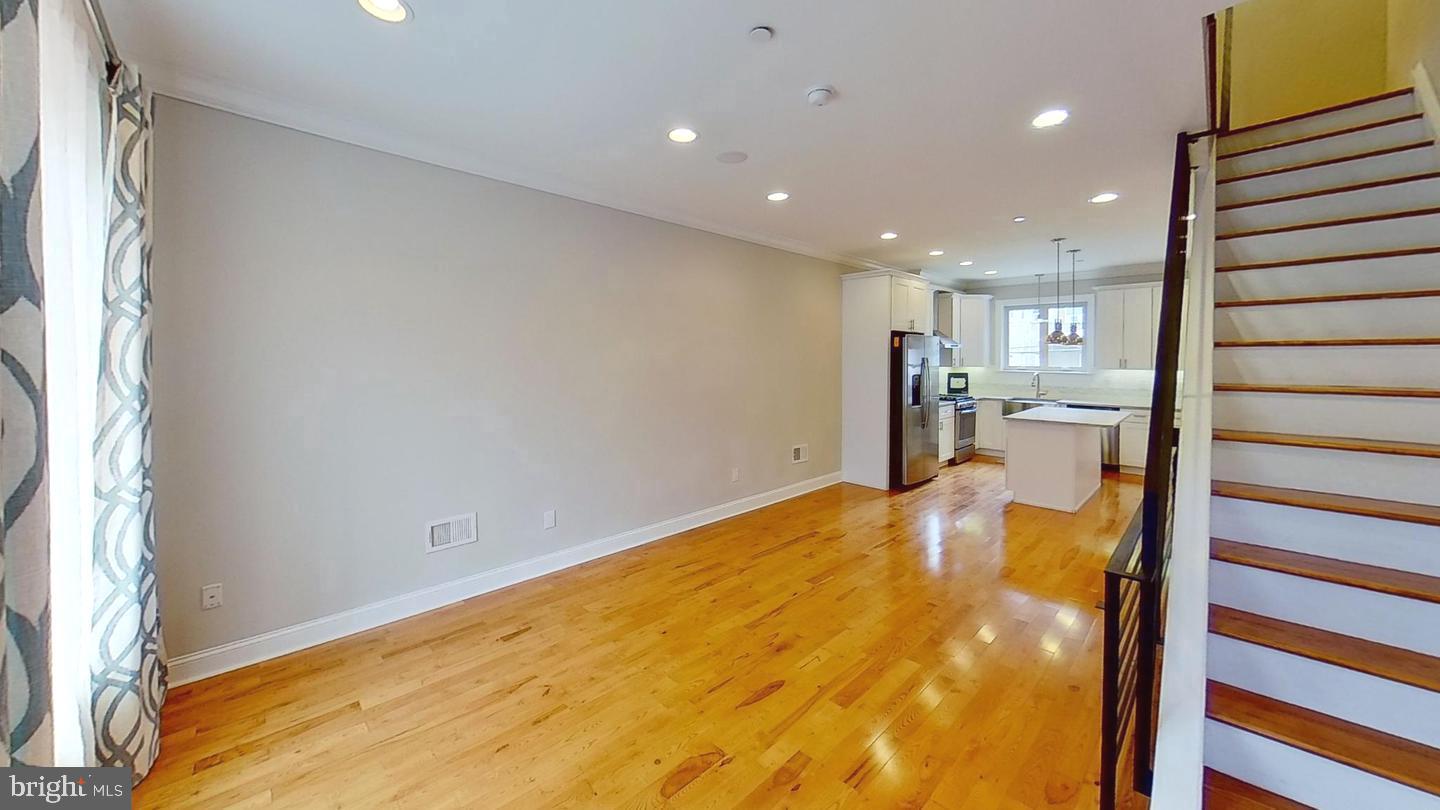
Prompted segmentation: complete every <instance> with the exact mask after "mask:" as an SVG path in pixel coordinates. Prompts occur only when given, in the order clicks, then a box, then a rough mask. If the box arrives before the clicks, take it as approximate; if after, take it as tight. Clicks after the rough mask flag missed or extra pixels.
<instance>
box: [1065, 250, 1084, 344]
mask: <svg viewBox="0 0 1440 810" xmlns="http://www.w3.org/2000/svg"><path fill="white" fill-rule="evenodd" d="M1065 252H1066V253H1069V254H1070V334H1068V335H1066V336H1065V344H1066V345H1067V346H1083V345H1085V338H1084V337H1082V336H1081V335H1080V327H1079V325H1078V324H1077V323H1076V322H1077V321H1078V320H1079V319H1080V318H1079V314H1080V308H1079V306H1077V303H1078V302H1077V301H1076V298H1075V261H1076V256H1075V254H1077V253H1079V252H1080V248H1070V249H1069V250H1067V251H1065Z"/></svg>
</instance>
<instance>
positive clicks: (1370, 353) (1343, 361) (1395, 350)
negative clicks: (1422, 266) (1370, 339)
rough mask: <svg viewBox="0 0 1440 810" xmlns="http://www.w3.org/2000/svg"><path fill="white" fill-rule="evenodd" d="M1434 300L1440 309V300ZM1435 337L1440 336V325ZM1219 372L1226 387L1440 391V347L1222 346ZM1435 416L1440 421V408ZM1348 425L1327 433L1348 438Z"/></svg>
mask: <svg viewBox="0 0 1440 810" xmlns="http://www.w3.org/2000/svg"><path fill="white" fill-rule="evenodd" d="M1434 300H1435V302H1436V306H1437V307H1440V298H1436V299H1434ZM1437 320H1440V314H1437ZM1435 334H1436V335H1437V336H1440V323H1437V324H1436V326H1435ZM1214 369H1215V381H1216V382H1221V383H1295V384H1301V385H1304V384H1310V385H1317V384H1319V385H1329V384H1332V383H1343V384H1344V385H1377V386H1390V387H1396V388H1403V387H1410V388H1440V346H1287V347H1279V346H1277V347H1262V348H1233V349H1227V348H1217V349H1216V350H1215V362H1214ZM1436 403H1437V404H1440V400H1436ZM1435 416H1437V417H1440V410H1437V411H1436V412H1435ZM1348 427H1349V426H1348V425H1340V424H1337V425H1336V426H1335V427H1333V428H1332V429H1330V430H1328V431H1326V432H1325V435H1328V436H1335V435H1342V434H1343V435H1349V434H1344V431H1345V429H1346V428H1348Z"/></svg>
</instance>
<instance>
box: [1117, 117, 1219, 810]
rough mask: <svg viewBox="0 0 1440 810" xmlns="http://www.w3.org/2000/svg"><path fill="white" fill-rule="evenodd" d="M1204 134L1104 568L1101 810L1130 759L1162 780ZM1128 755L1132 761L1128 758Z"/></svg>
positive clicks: (1186, 175)
mask: <svg viewBox="0 0 1440 810" xmlns="http://www.w3.org/2000/svg"><path fill="white" fill-rule="evenodd" d="M1197 137H1200V136H1192V135H1191V134H1190V133H1188V132H1182V133H1180V134H1179V135H1177V136H1176V138H1175V163H1174V174H1173V179H1172V183H1171V189H1170V224H1169V232H1168V234H1167V236H1166V249H1165V271H1164V281H1163V283H1162V285H1161V293H1160V322H1159V325H1158V330H1157V333H1156V341H1155V383H1154V387H1153V389H1152V393H1151V401H1150V434H1149V442H1150V443H1149V446H1148V447H1147V448H1146V457H1145V484H1144V495H1143V497H1142V500H1141V503H1140V508H1139V509H1137V510H1136V512H1135V515H1134V517H1133V518H1132V519H1131V521H1130V525H1129V527H1128V528H1127V529H1126V531H1125V533H1124V535H1122V537H1121V540H1120V543H1119V544H1118V545H1117V546H1116V548H1115V551H1114V553H1113V554H1112V555H1111V557H1110V561H1109V563H1108V564H1107V565H1106V567H1105V601H1104V611H1105V616H1104V645H1103V651H1102V667H1103V669H1102V678H1103V683H1102V687H1101V689H1102V694H1101V720H1100V723H1101V743H1100V744H1101V754H1100V755H1101V760H1100V783H1101V794H1100V801H1101V805H1100V806H1101V808H1102V810H1111V809H1112V808H1114V806H1115V801H1116V796H1117V789H1118V787H1119V785H1120V773H1121V770H1122V766H1123V765H1125V764H1126V762H1128V763H1129V769H1128V770H1129V772H1130V777H1131V787H1132V789H1133V790H1135V791H1137V792H1139V793H1142V794H1144V795H1147V796H1148V795H1149V794H1150V786H1151V784H1152V782H1153V779H1154V751H1155V732H1156V704H1157V699H1158V687H1159V673H1160V645H1161V642H1162V639H1163V625H1162V618H1163V611H1162V605H1163V603H1164V600H1165V586H1166V573H1167V570H1168V562H1169V557H1170V538H1171V529H1172V521H1173V514H1174V503H1175V471H1176V447H1177V443H1178V431H1177V430H1176V426H1175V411H1176V405H1177V402H1176V390H1177V387H1178V383H1179V377H1180V336H1181V329H1182V322H1183V312H1184V298H1185V265H1186V258H1187V256H1188V250H1189V247H1188V245H1189V235H1190V221H1191V219H1192V217H1191V216H1190V210H1191V195H1192V191H1193V189H1192V167H1191V165H1190V144H1191V143H1192V142H1193V141H1194V140H1196V139H1197ZM1127 741H1128V744H1127ZM1127 751H1128V752H1129V754H1130V756H1129V757H1128V758H1127V757H1125V756H1124V755H1125V753H1126V752H1127Z"/></svg>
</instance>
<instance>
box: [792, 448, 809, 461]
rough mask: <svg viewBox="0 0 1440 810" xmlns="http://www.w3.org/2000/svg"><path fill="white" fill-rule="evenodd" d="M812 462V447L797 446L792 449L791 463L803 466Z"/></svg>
mask: <svg viewBox="0 0 1440 810" xmlns="http://www.w3.org/2000/svg"><path fill="white" fill-rule="evenodd" d="M809 460H810V445H808V444H797V445H795V446H794V447H792V448H790V463H791V464H801V463H804V462H806V461H809Z"/></svg>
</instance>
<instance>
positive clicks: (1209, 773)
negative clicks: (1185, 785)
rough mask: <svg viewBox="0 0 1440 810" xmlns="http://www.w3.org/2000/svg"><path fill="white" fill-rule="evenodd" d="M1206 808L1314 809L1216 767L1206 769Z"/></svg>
mask: <svg viewBox="0 0 1440 810" xmlns="http://www.w3.org/2000/svg"><path fill="white" fill-rule="evenodd" d="M1204 807H1205V810H1314V808H1312V807H1311V806H1310V805H1308V804H1301V803H1300V802H1297V801H1294V800H1292V799H1287V798H1285V797H1284V796H1281V795H1279V794H1276V793H1271V792H1270V791H1268V790H1266V789H1264V788H1260V787H1256V786H1254V785H1252V784H1250V783H1249V782H1243V781H1241V780H1239V779H1236V778H1235V777H1233V776H1231V775H1230V774H1227V773H1221V772H1220V771H1217V770H1215V769H1214V768H1206V769H1205V804H1204Z"/></svg>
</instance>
